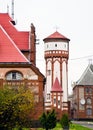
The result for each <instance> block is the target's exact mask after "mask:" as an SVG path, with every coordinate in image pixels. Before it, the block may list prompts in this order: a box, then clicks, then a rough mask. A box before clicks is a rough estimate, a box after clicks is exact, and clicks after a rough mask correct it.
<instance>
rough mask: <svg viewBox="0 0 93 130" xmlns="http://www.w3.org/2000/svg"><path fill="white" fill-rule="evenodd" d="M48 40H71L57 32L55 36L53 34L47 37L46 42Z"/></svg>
mask: <svg viewBox="0 0 93 130" xmlns="http://www.w3.org/2000/svg"><path fill="white" fill-rule="evenodd" d="M46 39H63V40H68V41H69V40H70V39H68V38H67V37H65V36H63V35H62V34H60V33H59V32H57V31H56V32H54V33H53V34H51V35H50V36H48V37H46V38H45V39H44V40H46Z"/></svg>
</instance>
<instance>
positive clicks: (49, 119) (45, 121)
mask: <svg viewBox="0 0 93 130" xmlns="http://www.w3.org/2000/svg"><path fill="white" fill-rule="evenodd" d="M40 122H41V124H42V126H43V128H45V129H46V130H48V129H53V128H54V127H55V126H56V122H57V120H56V114H55V110H52V111H50V112H47V113H45V112H44V113H43V114H42V115H41V117H40Z"/></svg>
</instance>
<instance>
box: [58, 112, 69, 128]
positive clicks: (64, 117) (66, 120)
mask: <svg viewBox="0 0 93 130" xmlns="http://www.w3.org/2000/svg"><path fill="white" fill-rule="evenodd" d="M69 123H70V122H69V118H68V115H67V114H63V115H62V118H61V120H60V124H61V126H62V128H65V127H67V128H68V127H69Z"/></svg>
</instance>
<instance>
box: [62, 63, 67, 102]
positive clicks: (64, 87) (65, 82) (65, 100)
mask: <svg viewBox="0 0 93 130" xmlns="http://www.w3.org/2000/svg"><path fill="white" fill-rule="evenodd" d="M62 70H63V71H62V88H63V101H64V102H67V97H68V92H67V91H68V88H67V84H68V83H67V82H68V81H67V70H66V62H65V61H63V64H62Z"/></svg>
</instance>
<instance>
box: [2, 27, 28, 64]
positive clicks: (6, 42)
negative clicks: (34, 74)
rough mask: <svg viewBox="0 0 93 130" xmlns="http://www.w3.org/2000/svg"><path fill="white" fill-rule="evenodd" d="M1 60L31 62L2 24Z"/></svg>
mask: <svg viewBox="0 0 93 130" xmlns="http://www.w3.org/2000/svg"><path fill="white" fill-rule="evenodd" d="M0 62H22V63H23V62H25V63H29V61H28V60H27V59H26V57H25V56H24V55H23V54H22V53H21V51H20V50H19V48H18V47H17V46H16V45H15V43H14V42H13V41H12V39H11V38H10V37H9V35H8V34H7V32H6V31H5V30H4V29H3V27H2V26H1V25H0Z"/></svg>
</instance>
